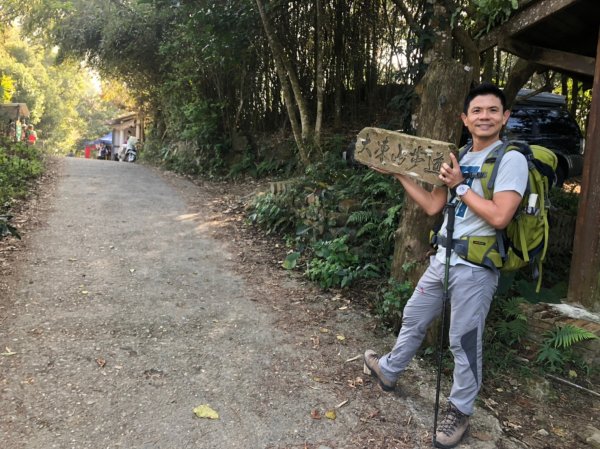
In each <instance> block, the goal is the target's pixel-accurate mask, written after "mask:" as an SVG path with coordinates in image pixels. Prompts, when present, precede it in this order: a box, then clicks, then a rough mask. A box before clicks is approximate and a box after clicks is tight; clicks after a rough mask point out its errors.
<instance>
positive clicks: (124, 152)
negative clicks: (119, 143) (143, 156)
mask: <svg viewBox="0 0 600 449" xmlns="http://www.w3.org/2000/svg"><path fill="white" fill-rule="evenodd" d="M136 159H137V150H136V148H135V146H134V147H130V148H127V147H124V148H122V149H121V151H119V154H118V160H119V161H125V162H135V161H136Z"/></svg>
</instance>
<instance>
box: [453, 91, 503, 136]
mask: <svg viewBox="0 0 600 449" xmlns="http://www.w3.org/2000/svg"><path fill="white" fill-rule="evenodd" d="M509 116H510V111H504V110H503V109H502V102H501V101H500V98H498V97H496V96H495V95H492V94H488V95H478V96H477V97H475V98H473V100H471V104H469V109H468V110H467V113H466V114H464V113H463V114H461V118H462V121H463V123H464V124H465V126H466V127H467V129H468V130H469V132H470V133H471V136H473V139H476V138H478V139H483V140H488V139H491V138H497V137H498V136H499V135H500V131H501V130H502V127H503V126H504V125H506V122H507V121H508V117H509Z"/></svg>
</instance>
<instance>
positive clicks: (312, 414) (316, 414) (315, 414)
mask: <svg viewBox="0 0 600 449" xmlns="http://www.w3.org/2000/svg"><path fill="white" fill-rule="evenodd" d="M310 417H311V418H312V419H321V414H320V413H319V411H318V410H317V409H313V410H312V411H311V412H310Z"/></svg>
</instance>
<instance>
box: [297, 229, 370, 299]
mask: <svg viewBox="0 0 600 449" xmlns="http://www.w3.org/2000/svg"><path fill="white" fill-rule="evenodd" d="M347 240H348V236H343V237H338V238H336V239H333V240H328V241H319V242H317V243H315V244H314V245H313V250H314V256H315V257H313V258H312V260H311V261H310V263H309V264H308V268H307V270H306V275H307V277H308V278H309V279H310V280H311V281H316V282H318V283H319V285H320V286H321V287H322V288H325V289H327V288H331V287H341V288H344V287H347V286H349V285H350V284H351V283H352V282H353V281H354V280H356V279H361V278H363V279H364V278H373V277H375V276H377V275H378V269H377V267H376V266H375V265H373V264H369V263H367V264H364V265H360V264H359V262H360V258H359V257H358V255H356V254H354V253H353V252H352V251H351V249H350V247H349V246H348V245H347V243H346V242H347Z"/></svg>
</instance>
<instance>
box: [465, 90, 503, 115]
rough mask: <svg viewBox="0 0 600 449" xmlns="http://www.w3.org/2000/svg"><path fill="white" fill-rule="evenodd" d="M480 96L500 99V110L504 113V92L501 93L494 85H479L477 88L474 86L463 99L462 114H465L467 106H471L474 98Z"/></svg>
mask: <svg viewBox="0 0 600 449" xmlns="http://www.w3.org/2000/svg"><path fill="white" fill-rule="evenodd" d="M480 95H494V96H495V97H498V98H499V99H500V102H501V103H502V110H503V111H506V97H505V96H504V92H502V91H501V90H500V88H499V87H498V86H496V85H495V84H492V83H481V84H480V85H479V86H476V87H474V88H473V89H471V90H470V91H469V93H468V94H467V97H466V98H465V105H464V107H463V112H464V113H465V114H466V113H467V112H468V110H469V105H470V104H471V101H473V99H474V98H475V97H478V96H480Z"/></svg>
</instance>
